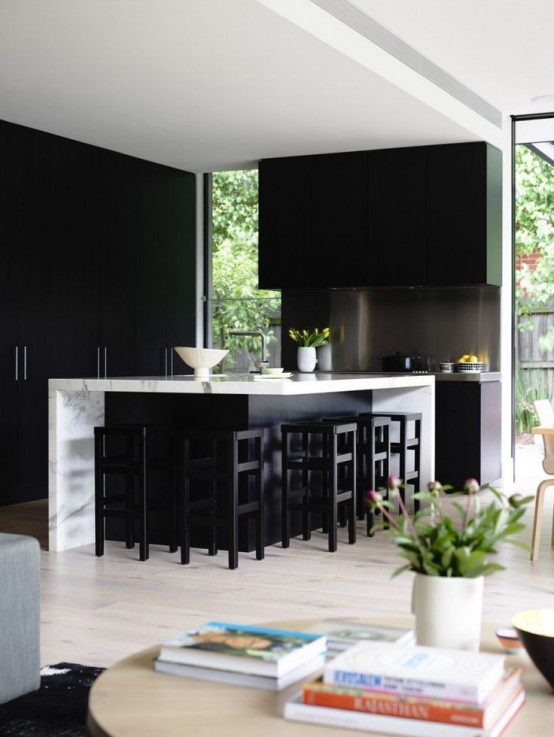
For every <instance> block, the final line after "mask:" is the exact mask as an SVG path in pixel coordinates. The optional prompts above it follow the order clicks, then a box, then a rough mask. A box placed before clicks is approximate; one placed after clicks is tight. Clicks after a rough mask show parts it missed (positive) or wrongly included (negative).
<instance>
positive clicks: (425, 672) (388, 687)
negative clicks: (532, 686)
mask: <svg viewBox="0 0 554 737" xmlns="http://www.w3.org/2000/svg"><path fill="white" fill-rule="evenodd" d="M505 660H506V658H505V656H504V655H498V654H496V653H485V652H469V651H464V650H447V649H443V648H434V647H423V646H420V645H412V646H410V645H408V646H403V645H396V644H391V643H386V642H384V643H382V642H359V643H358V644H357V645H353V646H352V647H351V648H349V649H348V650H345V651H344V652H342V653H340V654H339V655H337V657H336V658H335V659H334V660H331V661H330V662H329V663H327V664H326V666H325V672H324V679H323V680H324V681H325V683H328V684H334V685H336V686H346V687H354V688H362V689H367V690H372V691H381V692H384V693H404V694H406V695H421V696H431V697H438V698H450V699H453V700H458V701H467V702H470V703H480V702H482V701H483V700H484V699H485V698H486V696H487V695H488V694H489V693H490V692H491V691H492V689H493V688H494V687H495V686H496V685H497V684H498V683H499V682H500V680H501V679H502V677H503V675H504V666H505Z"/></svg>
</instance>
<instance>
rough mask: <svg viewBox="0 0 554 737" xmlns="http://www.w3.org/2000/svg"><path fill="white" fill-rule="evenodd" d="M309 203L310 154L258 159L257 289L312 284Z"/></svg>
mask: <svg viewBox="0 0 554 737" xmlns="http://www.w3.org/2000/svg"><path fill="white" fill-rule="evenodd" d="M311 202H312V160H311V157H308V156H294V157H289V158H283V159H265V160H263V161H260V168H259V213H260V219H259V233H260V248H259V263H258V270H259V284H260V288H262V289H281V288H302V289H310V288H311V287H313V286H315V280H314V275H313V271H312V266H313V261H314V259H313V255H314V254H313V253H312V230H311V228H312V215H311Z"/></svg>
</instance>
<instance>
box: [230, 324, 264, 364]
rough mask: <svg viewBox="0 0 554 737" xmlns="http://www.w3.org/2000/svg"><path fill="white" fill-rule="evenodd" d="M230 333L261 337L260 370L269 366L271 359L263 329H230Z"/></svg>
mask: <svg viewBox="0 0 554 737" xmlns="http://www.w3.org/2000/svg"><path fill="white" fill-rule="evenodd" d="M228 334H229V335H249V336H251V337H253V338H261V339H262V357H261V359H260V371H261V369H262V368H264V366H267V365H268V364H269V361H268V360H267V342H266V336H265V335H264V334H263V333H262V331H261V330H229V333H228Z"/></svg>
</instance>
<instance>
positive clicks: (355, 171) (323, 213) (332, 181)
mask: <svg viewBox="0 0 554 737" xmlns="http://www.w3.org/2000/svg"><path fill="white" fill-rule="evenodd" d="M310 159H311V163H312V170H311V175H312V202H311V220H312V237H311V250H312V256H313V258H312V274H313V280H314V282H315V284H316V285H317V286H320V287H357V286H360V285H364V284H367V283H368V279H369V275H370V263H369V258H368V249H367V238H368V223H367V217H368V208H367V197H368V178H367V165H366V154H365V153H362V154H359V153H345V154H331V155H325V156H312V157H310Z"/></svg>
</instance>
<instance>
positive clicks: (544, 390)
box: [515, 366, 554, 434]
mask: <svg viewBox="0 0 554 737" xmlns="http://www.w3.org/2000/svg"><path fill="white" fill-rule="evenodd" d="M515 393H516V433H518V434H519V433H529V432H531V428H532V427H535V426H536V425H538V424H539V418H538V417H537V415H536V413H535V406H534V404H533V402H534V401H535V399H549V400H550V401H552V400H553V399H554V396H553V394H552V387H551V386H550V385H549V384H548V382H547V381H546V380H545V379H544V374H543V372H542V371H540V370H534V369H523V368H521V366H518V369H517V372H516V386H515Z"/></svg>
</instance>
